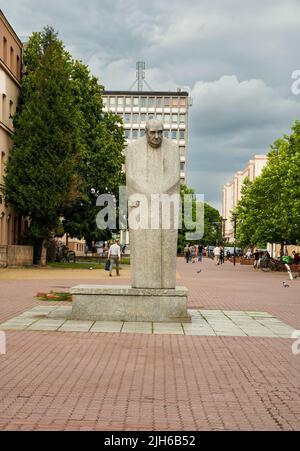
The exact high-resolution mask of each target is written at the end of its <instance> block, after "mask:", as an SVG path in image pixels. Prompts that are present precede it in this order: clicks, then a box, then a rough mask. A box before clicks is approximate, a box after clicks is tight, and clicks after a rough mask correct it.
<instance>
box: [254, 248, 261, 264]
mask: <svg viewBox="0 0 300 451" xmlns="http://www.w3.org/2000/svg"><path fill="white" fill-rule="evenodd" d="M253 256H254V263H253V268H254V269H257V268H258V266H259V260H260V252H258V250H257V249H256V251H255V252H254V254H253Z"/></svg>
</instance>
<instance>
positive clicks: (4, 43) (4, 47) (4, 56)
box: [3, 38, 7, 64]
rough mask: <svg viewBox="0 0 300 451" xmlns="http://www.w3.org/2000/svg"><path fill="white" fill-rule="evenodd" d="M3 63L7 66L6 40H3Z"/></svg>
mask: <svg viewBox="0 0 300 451" xmlns="http://www.w3.org/2000/svg"><path fill="white" fill-rule="evenodd" d="M3 61H4V62H5V64H7V40H6V38H3Z"/></svg>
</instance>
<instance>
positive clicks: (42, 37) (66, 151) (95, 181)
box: [2, 27, 124, 261]
mask: <svg viewBox="0 0 300 451" xmlns="http://www.w3.org/2000/svg"><path fill="white" fill-rule="evenodd" d="M24 65H25V70H26V73H25V74H24V77H23V79H22V84H21V94H20V97H19V104H18V108H17V112H16V115H15V117H14V129H15V132H14V136H13V139H14V148H13V151H12V154H11V159H10V161H9V163H8V165H7V170H6V176H5V184H4V187H3V188H2V189H3V190H4V193H5V197H6V202H7V203H9V204H10V205H11V206H12V208H13V209H14V210H15V212H16V213H17V214H18V215H20V216H23V217H27V218H28V220H29V230H28V233H27V236H26V237H24V239H25V240H26V242H29V243H32V244H34V246H35V250H36V261H38V259H39V256H40V253H41V248H42V243H43V242H44V241H45V240H46V239H48V238H49V237H50V236H51V235H52V234H53V232H54V233H58V234H61V235H63V234H64V233H65V232H67V233H68V234H70V235H71V236H72V237H77V238H82V237H83V236H85V237H86V238H87V239H88V240H90V241H91V240H92V239H97V238H99V233H100V232H99V231H98V230H97V226H96V221H95V220H96V214H97V207H96V199H97V196H98V195H99V194H101V193H115V192H117V189H118V186H119V185H120V184H121V183H122V181H123V180H124V175H123V173H122V165H123V162H124V155H123V149H124V137H123V128H122V126H121V124H120V120H119V118H118V116H115V115H112V114H111V113H103V112H102V98H101V94H102V92H103V87H102V86H101V85H99V83H98V81H97V79H96V78H95V77H92V76H91V75H90V73H89V70H88V68H87V67H86V66H84V65H83V64H82V63H81V62H78V61H75V62H74V61H73V60H72V59H71V56H70V55H69V53H68V52H66V50H65V48H64V45H63V43H62V41H60V40H59V39H58V36H57V34H56V33H55V32H54V30H53V29H52V28H50V27H47V28H45V29H44V30H43V32H40V33H34V34H33V35H32V37H31V38H30V40H29V42H28V45H27V47H26V51H25V54H24ZM62 217H63V218H64V220H63V223H62V220H61V218H62Z"/></svg>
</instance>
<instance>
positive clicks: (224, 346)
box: [0, 260, 300, 431]
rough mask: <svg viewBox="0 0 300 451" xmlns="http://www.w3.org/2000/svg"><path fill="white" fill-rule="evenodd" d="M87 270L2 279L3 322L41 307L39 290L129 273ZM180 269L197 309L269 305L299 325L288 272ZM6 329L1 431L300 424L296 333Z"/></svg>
mask: <svg viewBox="0 0 300 451" xmlns="http://www.w3.org/2000/svg"><path fill="white" fill-rule="evenodd" d="M200 268H201V269H202V272H201V273H197V271H198V270H199V269H200ZM19 274H20V275H19V278H21V279H22V272H20V273H19ZM89 274H90V273H89V272H87V273H86V279H85V278H83V279H81V276H80V278H74V279H71V278H68V279H66V280H62V279H61V277H60V278H59V279H57V280H55V279H47V277H46V275H45V276H44V277H45V278H44V279H43V278H42V279H38V280H36V279H35V280H28V279H27V280H0V322H1V323H2V322H4V321H6V320H8V319H10V318H12V317H14V316H17V315H18V314H21V313H23V312H24V311H26V310H29V309H31V308H33V307H36V306H37V305H38V303H37V302H36V301H33V300H32V296H33V295H34V294H36V293H37V292H38V291H49V290H58V289H59V290H62V291H64V290H67V289H68V288H69V287H70V286H72V285H76V284H80V283H112V282H113V283H121V284H124V283H129V278H128V279H126V277H125V276H124V278H122V280H121V281H120V280H118V279H116V278H113V279H110V280H109V279H108V277H107V275H106V274H104V273H102V275H101V276H100V275H99V280H97V279H95V277H94V274H93V277H91V276H90V275H89ZM178 275H179V277H178V285H185V286H187V287H188V288H189V290H190V297H189V307H190V308H192V309H194V308H202V307H203V308H204V309H206V310H220V309H221V310H240V311H258V312H268V313H271V314H273V315H274V316H276V317H277V318H278V319H280V320H282V321H283V322H285V323H286V324H289V325H290V326H293V327H294V328H295V329H300V280H297V279H296V280H295V281H294V283H292V282H291V283H290V288H283V286H282V281H283V280H286V281H287V280H288V278H287V276H286V275H283V274H277V273H268V274H265V273H262V272H261V271H254V270H253V269H252V268H249V267H241V266H240V265H238V266H236V267H235V268H234V267H233V266H232V265H231V264H230V263H226V264H225V265H223V266H220V267H216V266H214V264H213V262H212V261H210V260H204V262H203V263H202V264H200V263H196V264H188V265H187V264H186V263H185V262H184V261H183V260H179V261H178ZM69 277H70V276H69ZM89 277H91V278H90V279H89ZM51 304H52V303H49V305H51ZM42 305H45V303H44V304H42ZM47 305H48V303H47ZM55 305H64V304H61V303H59V304H58V303H55ZM68 305H69V304H68ZM6 336H7V354H6V355H4V356H0V429H5V430H9V429H11V430H64V429H67V430H72V429H76V430H77V429H83V430H89V429H91V430H95V429H96V430H106V431H108V430H175V431H176V430H206V429H209V430H224V429H225V430H239V429H243V430H258V429H259V430H260V429H272V430H300V377H299V376H300V355H293V354H292V349H291V346H292V340H290V339H287V338H254V337H230V336H228V337H219V336H216V337H201V336H181V335H167V334H155V335H145V334H118V333H103V334H97V333H81V332H60V333H56V332H34V331H20V332H19V331H14V332H7V333H6Z"/></svg>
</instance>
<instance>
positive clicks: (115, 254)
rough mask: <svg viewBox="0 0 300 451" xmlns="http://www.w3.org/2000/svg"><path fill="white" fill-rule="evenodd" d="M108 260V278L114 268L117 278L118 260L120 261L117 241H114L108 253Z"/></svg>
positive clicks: (119, 248) (118, 273)
mask: <svg viewBox="0 0 300 451" xmlns="http://www.w3.org/2000/svg"><path fill="white" fill-rule="evenodd" d="M108 259H109V260H110V270H109V277H112V271H113V267H114V266H116V273H117V276H120V259H121V247H120V242H119V240H117V241H114V242H113V244H112V246H110V248H109V251H108Z"/></svg>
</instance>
